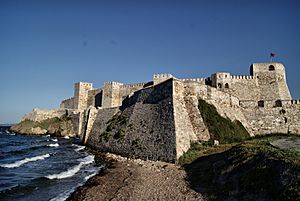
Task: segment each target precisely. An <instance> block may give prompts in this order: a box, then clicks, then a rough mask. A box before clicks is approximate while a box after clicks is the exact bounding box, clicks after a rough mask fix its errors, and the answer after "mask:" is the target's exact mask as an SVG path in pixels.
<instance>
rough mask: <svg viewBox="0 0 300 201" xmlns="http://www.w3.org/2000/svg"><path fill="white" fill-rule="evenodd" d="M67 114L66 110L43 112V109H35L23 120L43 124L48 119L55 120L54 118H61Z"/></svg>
mask: <svg viewBox="0 0 300 201" xmlns="http://www.w3.org/2000/svg"><path fill="white" fill-rule="evenodd" d="M65 114H67V110H66V109H58V110H41V109H34V110H32V111H31V112H30V113H27V114H26V115H25V116H24V117H23V118H22V121H23V120H26V119H28V120H31V121H38V122H41V121H43V120H46V119H50V118H54V117H61V116H63V115H65Z"/></svg>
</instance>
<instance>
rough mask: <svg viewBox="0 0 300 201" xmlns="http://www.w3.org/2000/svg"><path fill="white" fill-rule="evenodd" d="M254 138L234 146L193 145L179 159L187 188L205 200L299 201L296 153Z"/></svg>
mask: <svg viewBox="0 0 300 201" xmlns="http://www.w3.org/2000/svg"><path fill="white" fill-rule="evenodd" d="M282 137H286V135H285V136H283V135H282V136H279V135H276V136H268V137H260V138H254V139H252V140H247V141H245V142H242V143H238V144H227V145H220V146H213V147H210V146H205V145H201V144H194V145H193V146H192V148H191V149H190V150H189V151H188V152H187V153H185V154H184V155H183V156H182V157H181V158H180V161H179V162H180V163H181V165H183V167H184V168H185V170H186V172H187V174H188V178H187V180H188V181H189V183H190V185H191V187H192V188H193V189H194V190H196V191H198V192H201V193H203V194H204V195H206V196H207V197H208V199H209V200H300V180H299V177H300V175H299V172H300V152H299V151H297V150H296V149H279V148H276V147H274V146H272V145H271V144H270V141H272V140H274V139H277V138H282Z"/></svg>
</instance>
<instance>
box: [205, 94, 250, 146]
mask: <svg viewBox="0 0 300 201" xmlns="http://www.w3.org/2000/svg"><path fill="white" fill-rule="evenodd" d="M199 110H200V113H201V116H202V118H203V120H204V123H205V125H206V126H207V128H208V131H209V134H210V138H211V139H210V142H211V143H212V142H213V141H214V140H218V141H219V142H220V144H226V143H233V142H241V141H244V140H246V139H247V138H249V137H250V134H249V133H248V132H247V130H246V129H245V128H244V126H243V125H242V123H241V122H239V121H234V122H232V121H231V120H230V119H228V118H224V117H222V116H220V114H219V113H218V112H217V110H216V108H215V106H213V105H211V104H208V103H207V102H206V101H204V100H202V99H200V100H199Z"/></svg>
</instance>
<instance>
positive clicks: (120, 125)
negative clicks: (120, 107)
mask: <svg viewBox="0 0 300 201" xmlns="http://www.w3.org/2000/svg"><path fill="white" fill-rule="evenodd" d="M127 123H128V117H127V116H126V115H124V114H123V113H117V114H115V115H114V116H113V117H112V118H111V119H110V120H109V121H107V122H106V124H107V126H106V129H105V131H104V132H103V133H101V135H100V138H99V141H100V142H102V138H103V139H104V140H105V142H108V141H109V139H110V137H111V136H113V138H114V139H116V140H118V139H123V138H124V137H125V135H126V126H127Z"/></svg>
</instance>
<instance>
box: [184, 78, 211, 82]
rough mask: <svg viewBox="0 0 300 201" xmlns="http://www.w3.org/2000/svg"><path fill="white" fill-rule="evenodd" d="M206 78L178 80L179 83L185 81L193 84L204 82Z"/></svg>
mask: <svg viewBox="0 0 300 201" xmlns="http://www.w3.org/2000/svg"><path fill="white" fill-rule="evenodd" d="M205 79H206V78H187V79H186V78H185V79H179V80H180V81H183V82H186V81H194V82H205Z"/></svg>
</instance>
